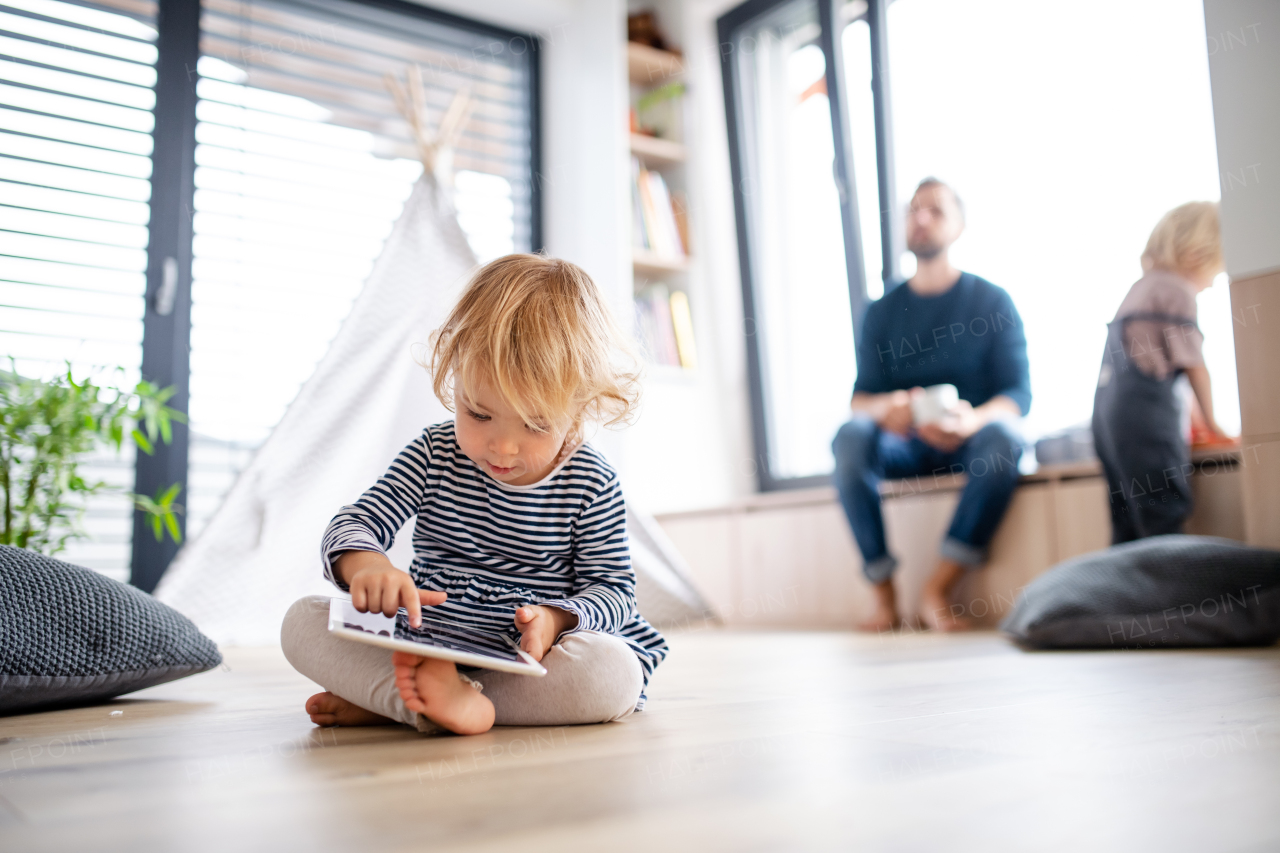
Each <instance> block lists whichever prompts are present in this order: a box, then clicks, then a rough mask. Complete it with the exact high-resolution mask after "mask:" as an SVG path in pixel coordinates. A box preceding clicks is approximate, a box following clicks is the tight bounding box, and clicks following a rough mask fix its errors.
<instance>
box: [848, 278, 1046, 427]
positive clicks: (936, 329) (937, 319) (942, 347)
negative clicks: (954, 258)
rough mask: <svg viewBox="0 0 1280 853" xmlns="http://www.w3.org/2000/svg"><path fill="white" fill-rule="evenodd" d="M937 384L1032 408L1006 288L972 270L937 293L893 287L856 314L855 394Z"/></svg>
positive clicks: (1022, 343) (973, 398) (967, 396)
mask: <svg viewBox="0 0 1280 853" xmlns="http://www.w3.org/2000/svg"><path fill="white" fill-rule="evenodd" d="M943 383H950V384H952V385H954V386H956V389H957V390H958V391H959V392H960V398H961V399H963V400H968V401H969V402H970V403H971V404H972V405H974V406H981V405H982V404H983V403H985V402H987V401H988V400H990V399H991V398H992V397H994V396H996V395H998V394H1003V395H1005V396H1006V397H1009V398H1010V399H1012V400H1013V401H1014V402H1016V403H1017V404H1018V406H1019V407H1020V408H1021V409H1022V414H1024V415H1025V414H1026V413H1027V412H1028V411H1029V410H1030V409H1031V375H1030V372H1029V370H1028V364H1027V337H1026V335H1025V334H1024V332H1023V329H1022V318H1021V317H1019V316H1018V311H1017V309H1016V308H1014V307H1013V300H1012V299H1010V298H1009V294H1008V293H1005V291H1004V290H1003V289H1001V288H999V287H996V286H995V285H994V284H992V283H991V282H989V281H987V280H986V279H983V278H979V277H978V276H976V275H973V274H972V273H967V272H966V273H961V274H960V279H959V281H957V282H956V283H955V285H953V286H952V287H951V289H950V290H948V291H947V292H945V293H940V294H937V295H936V296H920V295H918V294H916V293H914V292H912V290H911V288H910V287H907V286H906V285H905V284H904V285H900V286H898V287H895V288H893V289H892V290H890V291H889V292H888V293H886V294H885V295H884V298H882V299H878V300H876V301H875V302H873V303H871V305H870V306H868V307H867V313H866V316H864V317H863V319H862V335H861V336H860V337H859V338H858V379H857V381H856V382H855V383H854V386H853V390H854V392H855V393H856V392H858V391H865V392H866V393H868V394H883V393H886V392H888V391H897V390H899V389H904V388H913V387H915V386H917V385H919V386H922V387H928V386H930V385H940V384H943Z"/></svg>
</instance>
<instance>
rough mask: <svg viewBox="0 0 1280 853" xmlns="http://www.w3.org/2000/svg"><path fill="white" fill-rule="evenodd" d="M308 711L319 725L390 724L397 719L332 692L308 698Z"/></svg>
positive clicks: (313, 720)
mask: <svg viewBox="0 0 1280 853" xmlns="http://www.w3.org/2000/svg"><path fill="white" fill-rule="evenodd" d="M307 713H308V714H310V715H311V722H313V723H315V724H316V725H317V726H390V725H394V724H395V720H389V719H387V718H386V717H384V716H382V715H381V714H375V713H373V712H372V711H367V710H365V709H364V708H361V707H360V706H359V705H353V704H352V703H350V702H348V701H347V700H346V699H343V698H342V697H341V696H334V695H333V694H332V693H317V694H316V695H314V696H312V697H311V698H310V699H308V700H307Z"/></svg>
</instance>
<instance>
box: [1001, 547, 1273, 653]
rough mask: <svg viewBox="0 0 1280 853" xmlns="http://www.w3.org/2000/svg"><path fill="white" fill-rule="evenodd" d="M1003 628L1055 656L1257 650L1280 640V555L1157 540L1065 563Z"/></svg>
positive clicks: (1028, 592)
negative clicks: (1086, 651) (1054, 652)
mask: <svg viewBox="0 0 1280 853" xmlns="http://www.w3.org/2000/svg"><path fill="white" fill-rule="evenodd" d="M1000 628H1001V629H1002V630H1004V631H1005V632H1007V633H1008V634H1010V635H1011V636H1012V637H1013V639H1014V640H1016V641H1018V642H1020V643H1022V644H1024V645H1027V646H1032V647H1036V648H1048V649H1070V648H1076V649H1086V648H1087V649H1150V648H1174V647H1178V646H1259V645H1270V644H1272V643H1274V642H1275V641H1276V638H1277V637H1280V551H1271V550H1267V549H1263V548H1250V547H1248V546H1245V545H1242V544H1240V543H1239V542H1233V541H1231V540H1230V539H1218V538H1215V537H1211V536H1154V537H1151V538H1150V539H1141V540H1139V541H1137V542H1129V543H1126V544H1124V545H1116V546H1114V547H1111V548H1108V549H1106V550H1105V551H1095V552H1094V553H1092V554H1085V555H1083V556H1080V557H1075V558H1073V559H1070V560H1067V561H1065V562H1063V563H1059V564H1058V565H1057V566H1054V567H1053V568H1052V569H1050V570H1049V571H1047V572H1045V573H1044V574H1043V575H1041V576H1040V577H1038V578H1036V579H1035V580H1034V581H1032V582H1031V583H1030V584H1028V585H1027V588H1026V589H1025V590H1024V591H1023V594H1022V596H1021V598H1020V599H1019V600H1018V604H1017V605H1016V606H1015V607H1014V609H1013V612H1012V613H1010V614H1009V615H1008V616H1007V617H1006V618H1005V620H1004V622H1002V623H1001V625H1000Z"/></svg>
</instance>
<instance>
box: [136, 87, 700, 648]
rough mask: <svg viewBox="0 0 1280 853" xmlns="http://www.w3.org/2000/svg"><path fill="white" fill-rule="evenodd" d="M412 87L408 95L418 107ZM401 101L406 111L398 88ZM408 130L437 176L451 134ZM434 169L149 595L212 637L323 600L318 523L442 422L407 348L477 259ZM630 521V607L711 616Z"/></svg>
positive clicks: (632, 515)
mask: <svg viewBox="0 0 1280 853" xmlns="http://www.w3.org/2000/svg"><path fill="white" fill-rule="evenodd" d="M413 80H414V78H413V75H411V76H410V86H409V91H410V95H411V96H413V95H417V96H419V97H415V98H413V101H414V102H415V103H420V92H421V90H420V84H419V89H418V91H417V92H414V85H413ZM463 99H465V95H461V96H460V97H459V99H458V100H456V101H455V105H454V107H451V109H450V111H449V113H447V114H446V121H444V122H442V124H443V125H444V126H446V127H451V128H452V129H453V130H455V131H456V128H458V127H459V126H460V122H461V121H462V120H461V119H459V118H458V116H457V114H456V113H457V112H458V110H457V109H456V108H457V105H458V103H459V101H462V100H463ZM398 100H400V101H401V104H402V109H404V108H405V100H406V98H405V96H404V95H403V93H398ZM463 111H464V112H465V107H464V108H463ZM451 116H452V118H450V117H451ZM420 117H421V114H419V119H420ZM412 124H413V126H414V129H415V133H416V134H417V135H418V138H419V141H420V143H422V147H423V153H424V157H423V159H424V162H427V163H429V164H430V165H432V166H434V167H436V173H435V174H439V169H440V167H441V166H444V167H445V168H447V163H448V161H449V158H448V156H447V146H448V136H449V134H444V133H441V134H440V135H438V136H437V137H435V138H433V139H431V140H427V139H425V134H424V133H423V132H422V130H421V128H422V124H423V123H422V122H421V121H420V120H418V121H415V122H412ZM442 146H443V147H444V149H446V151H444V152H442V150H441V147H442ZM442 154H444V156H441V155H442ZM427 155H429V156H427ZM435 174H433V172H432V170H430V169H428V170H427V171H426V172H425V173H424V175H423V177H422V178H421V179H420V180H419V181H418V183H417V185H416V186H415V187H414V188H413V192H412V193H411V194H410V196H409V199H408V201H406V202H405V206H404V210H403V211H402V213H401V214H400V218H399V220H398V221H397V222H396V224H395V226H394V228H393V229H392V231H391V235H390V236H389V237H388V238H387V241H386V244H385V245H384V247H383V251H382V254H381V256H380V257H379V258H378V261H377V263H376V264H375V265H374V268H373V272H372V273H371V274H370V276H369V278H368V279H367V280H366V282H365V284H364V287H363V289H362V290H361V293H360V295H359V296H358V297H357V299H356V301H355V303H354V305H353V306H352V309H351V313H350V315H349V316H348V317H347V319H346V320H345V321H344V322H343V324H342V327H341V328H340V329H339V331H338V334H337V336H336V337H335V338H334V340H333V343H332V345H331V346H330V348H329V351H328V352H327V353H326V354H325V356H324V358H322V359H321V361H320V363H319V365H317V367H316V371H315V373H314V375H312V377H311V378H310V379H308V380H307V382H306V384H304V385H303V386H302V389H301V390H300V391H299V393H298V396H297V398H296V399H295V400H294V401H293V403H292V404H291V405H290V406H289V408H288V410H287V411H286V412H285V415H284V417H283V418H282V419H281V421H280V423H279V424H278V425H277V426H276V428H275V429H274V430H273V431H272V433H271V435H270V436H269V437H268V438H267V440H266V441H265V442H264V443H263V445H262V446H261V447H260V448H259V449H258V451H257V453H256V454H255V456H254V458H253V460H252V461H251V462H250V463H249V465H248V467H247V468H246V469H245V470H244V471H243V472H242V473H241V475H240V477H239V478H238V479H237V480H236V482H235V485H233V486H232V488H231V490H230V491H229V492H228V493H227V496H226V498H225V499H224V501H223V503H222V505H221V507H219V509H218V510H217V512H216V513H215V514H214V515H213V517H212V518H211V519H210V520H209V523H208V524H207V525H206V527H205V528H204V530H203V531H202V532H201V534H200V535H199V536H198V537H197V538H196V539H194V540H192V541H191V542H189V543H187V545H186V546H185V547H184V548H183V549H182V550H181V551H180V552H179V554H178V556H177V558H176V559H175V561H174V563H173V564H172V565H171V566H170V567H169V570H168V571H167V572H166V574H165V576H164V578H163V580H162V581H161V583H160V586H159V589H158V590H157V591H156V595H157V597H158V598H159V599H160V600H161V601H164V602H165V603H167V604H170V605H172V606H173V607H175V608H177V609H178V610H180V611H181V612H183V613H185V614H186V615H187V616H188V617H190V618H191V619H192V620H193V621H194V622H195V623H196V624H197V625H198V626H199V627H200V629H201V630H203V631H204V632H205V633H206V634H208V635H209V636H210V637H212V638H213V639H214V640H216V641H218V642H221V643H230V644H262V643H270V642H274V641H275V640H276V639H277V638H278V636H279V626H280V622H281V619H282V618H283V617H284V613H285V610H287V609H288V607H289V605H290V604H291V603H292V602H293V601H295V600H296V599H297V598H299V597H301V596H303V595H309V594H333V593H334V592H335V590H334V589H333V587H332V586H330V585H329V584H328V583H327V582H325V581H324V579H323V578H322V577H321V570H320V557H319V543H320V536H321V534H322V532H323V531H324V528H325V525H326V524H327V523H328V521H329V519H330V518H331V517H332V516H333V514H334V513H335V512H336V511H337V509H338V507H340V506H342V505H343V504H347V503H350V502H351V501H353V500H354V499H355V498H356V497H358V496H359V495H360V493H361V492H362V491H363V490H364V489H366V488H367V487H368V486H369V485H370V484H371V483H372V482H373V481H374V479H376V478H377V477H378V476H379V475H381V474H382V473H383V472H384V471H385V470H386V467H387V465H388V464H389V463H390V461H391V459H392V458H393V457H394V456H395V454H396V453H397V452H399V451H400V450H401V449H402V448H403V447H404V446H405V445H406V444H408V443H409V442H410V441H411V440H412V439H413V438H414V437H415V436H416V435H417V434H418V433H419V432H420V431H421V430H422V428H423V427H424V426H426V425H427V424H431V423H437V422H439V421H443V420H447V419H448V418H449V417H451V415H450V413H449V412H448V411H447V410H446V409H445V408H444V406H443V405H441V404H440V402H439V401H438V400H437V399H436V397H435V395H434V394H433V393H432V390H431V382H430V379H429V377H428V375H427V372H426V370H424V369H423V367H422V366H421V365H420V364H419V363H418V362H417V360H415V357H414V352H413V351H414V349H415V345H419V344H422V343H424V342H425V341H426V339H427V337H428V335H429V334H430V332H431V330H432V329H434V328H436V327H437V326H439V325H440V323H441V322H443V320H444V318H445V315H446V314H447V313H448V311H449V309H450V308H451V307H452V305H453V303H454V301H455V300H456V298H457V295H458V292H459V291H460V290H461V288H462V286H463V285H464V284H465V282H466V279H467V276H468V275H469V273H470V272H471V271H472V270H473V269H474V267H475V265H476V259H475V255H474V254H473V253H472V251H471V247H470V246H469V244H468V243H467V239H466V236H465V235H464V234H463V232H462V229H461V228H460V227H459V225H458V221H457V216H456V214H455V211H454V208H453V204H452V202H451V200H450V198H449V194H448V191H447V190H446V189H445V188H444V186H443V184H444V182H443V181H440V180H438V179H437V178H436V177H435ZM628 521H629V524H630V526H631V529H632V538H633V541H634V542H635V547H634V554H633V557H634V562H635V565H636V572H637V594H638V596H639V600H640V609H641V612H642V613H644V614H645V615H646V616H647V617H649V618H650V619H651V620H652V621H654V622H655V623H658V624H662V623H668V624H670V623H675V622H685V621H688V620H695V619H701V618H706V617H707V616H709V615H710V613H709V611H708V608H707V607H706V604H705V603H704V602H703V600H702V599H701V597H700V596H699V595H698V593H697V592H696V591H695V590H694V588H693V586H692V585H691V584H690V583H689V582H688V580H687V573H686V571H685V568H684V566H683V564H682V563H681V562H680V557H679V555H678V554H677V553H676V552H675V549H674V548H672V547H671V545H670V543H669V542H668V541H667V540H666V538H665V537H664V536H663V534H662V531H661V529H660V528H658V526H657V524H656V523H655V522H653V521H652V519H649V518H647V517H645V516H643V515H642V514H639V513H637V512H635V511H634V509H633V508H628ZM412 523H413V520H412V519H410V521H409V525H408V526H407V529H406V530H404V531H403V532H402V534H401V535H400V536H398V537H397V540H396V545H395V547H394V548H393V549H392V553H391V557H392V560H393V562H395V563H396V565H399V566H401V567H407V566H408V564H409V562H410V560H411V554H412V545H411V543H410V541H409V539H410V536H409V529H408V528H411V525H412Z"/></svg>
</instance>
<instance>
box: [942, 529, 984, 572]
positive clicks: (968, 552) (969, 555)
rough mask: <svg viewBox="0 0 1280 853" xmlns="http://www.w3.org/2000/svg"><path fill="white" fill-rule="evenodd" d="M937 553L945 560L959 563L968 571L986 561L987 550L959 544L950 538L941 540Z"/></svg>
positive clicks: (962, 543)
mask: <svg viewBox="0 0 1280 853" xmlns="http://www.w3.org/2000/svg"><path fill="white" fill-rule="evenodd" d="M938 553H939V554H940V555H941V556H942V557H943V558H945V559H948V560H952V561H954V562H957V563H959V564H960V565H962V566H964V567H965V568H968V569H976V568H977V567H978V566H981V565H982V564H983V563H985V562H986V560H987V549H986V548H978V547H975V546H973V545H970V544H969V543H968V542H961V541H960V540H959V539H956V538H954V537H952V536H948V537H947V538H946V539H943V540H942V545H941V546H939V548H938Z"/></svg>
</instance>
